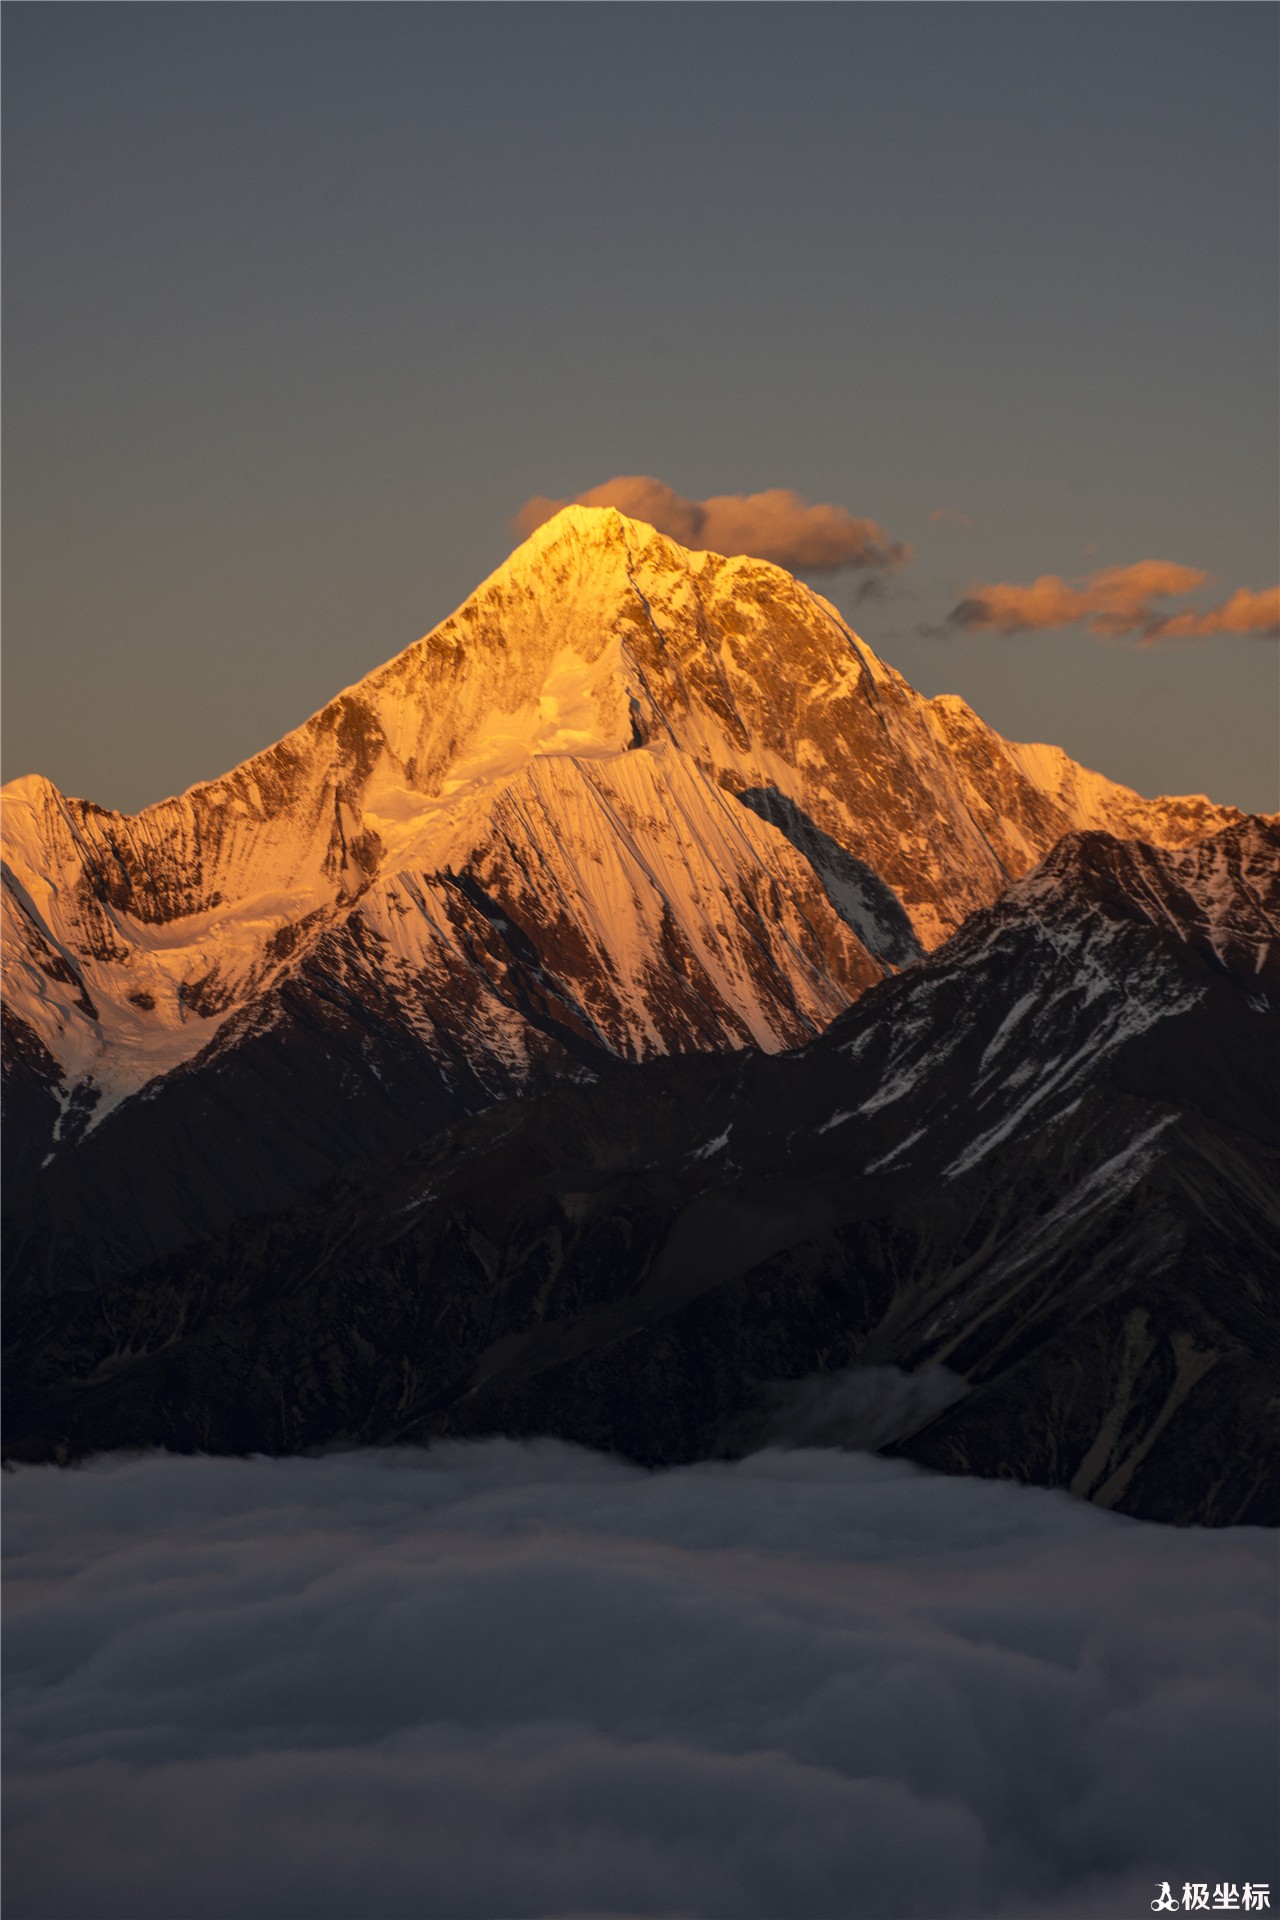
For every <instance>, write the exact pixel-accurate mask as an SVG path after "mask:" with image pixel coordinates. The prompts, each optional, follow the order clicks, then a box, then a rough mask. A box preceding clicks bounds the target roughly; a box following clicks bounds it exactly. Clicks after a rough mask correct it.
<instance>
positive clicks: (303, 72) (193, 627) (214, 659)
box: [4, 4, 1280, 807]
mask: <svg viewBox="0 0 1280 1920" xmlns="http://www.w3.org/2000/svg"><path fill="white" fill-rule="evenodd" d="M1277 26H1278V22H1277V15H1276V13H1275V11H1274V9H1272V8H1269V7H1265V6H1258V5H1234V4H1223V5H1219V4H1212V5H1196V4H1189V5H1160V4H1157V5H1134V6H1128V5H1108V6H1105V7H1102V6H1099V7H1086V6H1074V5H1066V6H1059V5H1052V4H1050V5H1044V6H1036V7H1011V6H1005V7H994V6H988V7H978V6H965V7H953V6H936V7H935V6H930V5H913V6H901V7H895V6H877V5H857V6H852V5H850V6H834V5H816V6H808V5H789V6H774V5H760V6H738V5H680V6H670V7H668V6H661V5H620V6H603V5H550V6H546V5H540V4H533V5H510V6H509V5H502V4H494V5H471V6H444V5H441V6H429V5H423V6H400V7H394V6H379V7H365V6H348V5H333V6H319V5H311V6H288V5H282V6H255V7H248V6H235V7H177V6H159V7H157V6H150V5H144V6H131V5H113V6H109V7H101V6H80V5H75V4H72V5H65V6H52V5H48V6H41V5H32V6H11V7H10V8H8V9H7V10H6V19H5V70H4V84H5V115H4V145H5V161H6V179H7V188H6V222H5V254H6V259H5V299H6V334H5V346H6V351H5V359H4V398H5V419H6V454H7V458H6V461H5V509H6V511H5V562H6V586H7V593H6V599H5V615H6V620H5V634H6V691H7V701H6V722H7V729H8V731H7V751H6V760H5V772H6V776H7V777H12V776H14V775H17V774H20V773H25V772H30V771H40V772H44V773H47V774H48V775H49V776H50V777H51V778H53V779H54V780H56V781H57V782H58V784H59V785H61V786H63V787H64V788H66V789H68V790H70V791H73V792H76V793H80V794H83V795H85V796H86V797H89V798H93V799H96V800H99V801H101V802H103V803H104V804H110V805H118V806H129V807H133V806H138V805H141V804H145V803H146V802H149V801H151V800H154V799H157V798H160V797H161V796H162V795H164V794H165V793H167V792H172V791H177V790H180V789H181V788H183V787H185V786H187V785H189V784H191V783H192V782H193V781H195V780H197V779H201V778H208V777H210V776H213V775H216V774H218V773H219V772H222V771H224V770H225V769H226V768H227V767H229V766H231V765H233V764H234V763H236V762H237V761H239V760H240V759H242V758H244V757H245V756H246V755H248V754H249V753H251V752H253V751H255V750H257V749H258V748H260V747H263V746H265V745H267V744H269V743H270V742H271V741H272V740H274V739H275V738H277V737H278V736H279V735H280V734H281V733H283V732H285V731H286V730H287V729H288V728H289V727H291V726H292V725H295V724H296V723H297V722H299V721H300V720H301V719H303V718H304V717H305V716H306V714H307V713H309V712H310V711H312V710H313V709H315V708H316V707H318V706H319V705H321V704H323V702H324V701H325V700H326V699H327V698H328V697H329V696H330V695H331V694H332V693H333V692H335V691H336V690H337V689H338V688H339V687H340V686H342V685H344V684H346V683H348V682H350V681H351V680H354V679H356V678H358V677H359V676H360V675H361V674H363V673H365V672H367V671H368V670H369V669H370V668H372V667H373V666H375V665H377V664H378V663H380V662H381V661H382V660H384V659H386V658H388V657H389V656H390V655H392V654H393V653H395V652H397V651H398V650H399V649H400V648H401V647H403V646H405V645H406V644H408V643H409V642H410V641H411V640H413V639H414V638H416V637H417V635H418V634H420V633H421V632H423V631H425V630H426V629H427V628H429V627H430V626H431V625H433V624H434V623H435V622H436V621H437V620H438V619H439V618H441V617H442V616H443V615H444V614H446V613H447V612H448V611H449V610H450V609H451V608H452V607H453V606H454V605H456V604H457V603H458V602H459V601H460V600H461V599H463V598H464V597H465V596H466V594H467V593H469V592H470V590H471V589H472V588H473V587H474V586H475V585H476V584H477V582H478V581H479V580H480V579H481V578H482V577H483V575H484V574H485V573H487V572H488V571H489V570H490V569H491V568H492V567H493V566H495V565H496V564H497V563H498V562H499V561H500V560H501V559H502V558H503V557H504V554H505V552H506V551H507V550H508V548H509V546H510V544H511V542H512V535H511V532H510V522H511V518H512V516H513V515H515V514H516V512H517V511H518V510H519V508H520V507H521V505H522V504H523V503H524V502H525V501H526V500H527V499H528V498H529V497H530V496H531V495H535V494H542V495H547V496H551V497H553V498H559V497H568V496H571V495H574V494H577V493H579V492H581V491H583V490H586V489H589V488H592V487H594V486H597V485H599V484H600V483H602V482H603V481H605V480H608V479H609V478H610V477H612V476H613V475H617V474H643V475H652V476H655V477H657V478H659V479H661V480H662V481H664V482H666V483H667V484H669V485H670V486H672V487H674V488H676V489H677V490H678V491H679V492H680V493H682V494H684V495H687V496H689V497H691V498H694V499H699V500H700V499H703V498H705V497H707V496H709V495H725V494H738V493H754V492H758V491H762V490H766V489H772V488H792V489H794V490H796V491H797V492H798V493H800V494H801V495H803V496H804V497H805V498H806V499H807V500H809V501H811V502H817V503H831V504H834V505H837V506H840V507H844V508H847V509H848V510H849V511H850V512H851V513H853V514H854V515H857V516H862V517H869V518H871V519H874V520H875V521H877V522H879V523H880V525H881V526H882V527H883V528H884V529H885V530H886V533H887V535H888V536H889V537H890V538H891V539H893V540H896V541H908V542H910V543H911V545H912V547H913V550H914V558H913V560H912V562H911V564H910V565H909V566H907V567H904V568H901V569H900V570H899V571H898V572H897V573H895V574H894V575H893V576H892V579H891V580H890V581H889V583H888V586H887V590H886V592H885V593H884V594H882V595H878V596H876V597H868V598H865V599H860V598H859V588H860V586H861V584H862V582H863V579H864V576H862V575H860V574H858V573H856V572H850V573H846V574H835V575H828V576H823V577H822V578H821V580H819V581H818V582H817V583H818V584H820V585H821V587H822V590H823V591H824V592H826V593H827V594H828V595H829V596H830V597H831V598H833V599H835V600H836V601H837V602H838V603H839V604H840V605H841V606H842V607H843V608H844V610H845V611H846V612H847V613H848V614H849V615H850V617H851V618H852V619H853V620H854V622H855V624H856V625H857V626H858V627H859V629H860V630H861V631H862V632H863V633H864V634H865V635H866V637H867V638H868V639H869V640H870V641H871V643H872V644H873V645H874V646H875V647H877V649H878V650H879V651H880V652H881V653H882V654H883V655H884V656H885V657H886V658H887V659H889V660H890V661H892V662H893V663H894V664H895V665H896V666H898V667H899V668H901V670H902V671H903V672H905V673H906V674H907V676H908V677H909V678H910V679H911V680H912V681H913V682H914V684H916V685H917V686H918V687H920V688H921V690H922V691H924V692H927V693H934V692H940V691H944V690H950V691H957V692H960V693H962V694H964V695H965V696H966V697H967V698H968V699H969V700H970V701H971V702H972V704H973V705H974V706H975V707H976V708H977V709H978V711H979V712H980V713H981V714H982V715H983V716H984V718H986V719H987V720H988V721H990V722H991V723H992V724H993V725H995V726H997V727H998V728H1000V730H1001V731H1003V732H1005V733H1007V734H1010V735H1012V736H1013V737H1015V738H1024V739H1049V740H1053V741H1056V742H1059V743H1060V744H1062V745H1064V746H1065V747H1066V748H1067V749H1068V750H1069V751H1070V752H1071V753H1073V754H1074V755H1075V756H1076V757H1077V758H1080V759H1082V760H1084V761H1085V762H1086V763H1087V764H1089V765H1093V766H1096V767H1099V768H1100V769H1101V770H1103V771H1104V772H1107V773H1109V774H1111V775H1112V776H1114V777H1116V778H1120V779H1123V780H1126V781H1129V782H1131V783H1132V784H1135V785H1137V786H1139V787H1140V788H1142V789H1144V790H1146V791H1157V790H1163V791H1207V792H1209V793H1210V794H1211V795H1212V796H1213V797H1214V798H1217V799H1219V800H1224V801H1234V802H1236V803H1237V804H1240V805H1244V806H1250V807H1274V806H1275V805H1276V804H1277V799H1278V795H1277V778H1276V748H1275V737H1276V717H1277V697H1276V649H1275V645H1274V643H1273V642H1271V641H1268V640H1266V639H1259V638H1254V637H1249V636H1243V635H1217V636H1215V637H1213V638H1211V639H1204V640H1198V641H1190V642H1188V641H1183V642H1171V641H1166V642H1164V643H1162V644H1156V645H1153V646H1147V647H1142V646H1138V645H1137V644H1136V643H1135V639H1134V637H1133V636H1132V635H1129V636H1127V637H1121V638H1119V639H1106V638H1098V637H1095V636H1092V635H1091V634H1089V633H1088V632H1087V630H1086V629H1085V628H1084V627H1082V626H1081V625H1079V624H1077V625H1075V626H1067V627H1065V628H1057V629H1048V630H1043V631H1033V632H1021V633H1016V634H1004V633H990V632H985V631H981V630H974V629H968V630H960V629H956V628H947V627H946V626H945V615H946V614H947V612H948V610H949V609H950V608H952V607H953V606H954V605H956V604H957V602H959V601H961V600H962V599H963V598H964V597H965V596H966V595H970V594H971V592H972V589H973V588H974V587H975V586H981V585H987V584H991V583H1023V584H1025V583H1027V582H1030V581H1032V580H1034V579H1036V578H1038V577H1039V576H1041V575H1046V574H1049V575H1058V576H1061V577H1062V578H1063V579H1064V580H1066V581H1077V580H1079V579H1080V578H1081V577H1082V576H1085V575H1087V574H1090V573H1093V572H1096V571H1097V570H1099V569H1103V568H1110V567H1123V566H1130V565H1133V564H1135V563H1137V562H1139V561H1144V560H1151V559H1158V560H1163V561H1168V562H1172V563H1175V564H1176V565H1177V566H1180V567H1191V568H1197V569H1200V570H1203V571H1204V572H1206V573H1207V574H1209V575H1210V576H1211V579H1210V580H1209V581H1208V582H1207V583H1206V584H1205V586H1204V587H1203V588H1202V589H1201V590H1200V591H1199V592H1198V593H1197V594H1195V595H1194V596H1193V597H1192V599H1191V600H1189V601H1188V602H1186V603H1185V604H1186V606H1187V607H1189V608H1193V609H1195V610H1197V611H1203V610H1204V609H1206V608H1209V607H1212V606H1215V605H1219V604H1221V603H1223V602H1224V601H1225V600H1226V599H1228V598H1229V596H1231V595H1232V594H1233V593H1235V592H1236V590H1237V589H1239V588H1249V589H1251V590H1253V591H1255V592H1256V591H1259V590H1262V589H1265V588H1268V587H1270V586H1272V585H1274V583H1275V581H1276V579H1277V574H1278V572H1280V562H1278V559H1277V521H1278V517H1280V501H1278V497H1277V461H1276V417H1277V381H1276V339H1277V294H1276V288H1277V224H1278V223H1277V198H1278V195H1277V179H1278V174H1277V109H1276V98H1275V84H1274V76H1275V58H1276V51H1277ZM935 514H942V515H944V516H945V517H943V518H932V517H931V516H933V515H935ZM1175 604H1176V606H1177V607H1178V608H1181V607H1182V606H1183V604H1184V603H1182V602H1177V603H1175ZM1171 610H1172V609H1171Z"/></svg>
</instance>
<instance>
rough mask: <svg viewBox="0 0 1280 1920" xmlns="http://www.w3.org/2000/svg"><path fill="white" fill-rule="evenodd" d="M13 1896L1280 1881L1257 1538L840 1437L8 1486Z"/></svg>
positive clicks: (732, 1904)
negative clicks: (710, 1458)
mask: <svg viewBox="0 0 1280 1920" xmlns="http://www.w3.org/2000/svg"><path fill="white" fill-rule="evenodd" d="M6 1486H7V1502H6V1505H7V1526H8V1533H9V1537H10V1565H9V1574H8V1582H7V1592H8V1612H9V1624H8V1633H7V1645H6V1659H7V1668H8V1688H9V1705H8V1715H7V1727H8V1743H7V1765H8V1769H9V1780H8V1789H7V1792H6V1795H5V1801H4V1812H5V1816H6V1820H7V1823H8V1827H9V1838H8V1843H7V1878H8V1887H7V1901H6V1909H5V1910H6V1914H7V1916H8V1920H159V1917H160V1916H163V1920H176V1917H177V1916H181V1920H400V1916H404V1920H409V1917H410V1916H412V1920H494V1917H495V1916H499V1915H502V1916H534V1915H537V1916H547V1917H549V1916H568V1915H574V1916H586V1915H596V1916H601V1915H608V1916H624V1915H636V1916H638V1915H654V1916H657V1915H700V1916H708V1920H710V1917H711V1916H716V1920H893V1917H894V1916H921V1917H923V1920H943V1917H944V1916H982V1920H987V1916H995V1915H1008V1916H1016V1920H1032V1916H1044V1920H1048V1917H1049V1916H1055V1917H1056V1920H1083V1916H1088V1915H1092V1916H1097V1917H1098V1920H1128V1916H1131V1915H1133V1916H1137V1915H1143V1914H1146V1913H1148V1912H1149V1911H1150V1901H1151V1899H1152V1898H1153V1897H1154V1895H1155V1893H1156V1891H1157V1888H1156V1885H1155V1882H1156V1880H1157V1879H1169V1880H1172V1881H1175V1882H1177V1885H1178V1890H1179V1891H1180V1889H1181V1883H1182V1881H1183V1880H1184V1879H1192V1880H1202V1881H1207V1882H1209V1883H1213V1882H1214V1881H1218V1880H1231V1881H1236V1882H1243V1881H1244V1880H1246V1879H1251V1880H1264V1879H1268V1878H1270V1881H1271V1885H1272V1888H1273V1893H1274V1892H1275V1891H1276V1878H1277V1876H1276V1873H1275V1870H1274V1869H1275V1860H1274V1855H1271V1854H1269V1853H1268V1851H1267V1850H1268V1847H1269V1846H1270V1845H1271V1832H1272V1811H1273V1805H1274V1795H1275V1789H1276V1779H1275V1773H1276V1765H1275V1757H1274V1740H1273V1726H1274V1713H1275V1695H1274V1686H1275V1663H1276V1654H1275V1636H1274V1622H1273V1619H1272V1617H1271V1616H1272V1614H1273V1610H1274V1599H1273V1596H1274V1575H1275V1557H1276V1556H1275V1542H1274V1539H1273V1538H1271V1537H1269V1536H1267V1535H1265V1534H1263V1533H1261V1532H1260V1531H1258V1530H1256V1529H1244V1528H1241V1529H1233V1530H1231V1531H1229V1532H1225V1533H1210V1532H1205V1531H1200V1530H1196V1529H1188V1530H1185V1531H1181V1530H1174V1529H1165V1528H1160V1527H1155V1526H1148V1525H1144V1524H1142V1523H1140V1522H1137V1521H1131V1520H1125V1519H1122V1518H1119V1517H1115V1516H1112V1515H1108V1514H1103V1513H1100V1512H1098V1511H1096V1510H1095V1509H1093V1508H1090V1507H1086V1506H1083V1505H1081V1504H1078V1503H1075V1502H1072V1501H1071V1500H1069V1499H1067V1498H1066V1497H1065V1496H1063V1495H1060V1494H1053V1493H1044V1492H1039V1491H1036V1490H1032V1489H1026V1488H1021V1487H1016V1486H1012V1485H1008V1484H1005V1483H999V1482H978V1481H962V1480H949V1479H943V1478H939V1477H936V1476H933V1475H927V1474H924V1473H921V1472H919V1471H917V1470H915V1469H913V1468H911V1467H908V1466H906V1465H904V1464H902V1463H896V1462H891V1461H884V1460H879V1459H875V1458H871V1457H869V1456H862V1455H853V1454H846V1453H836V1452H818V1451H810V1452H789V1453H788V1452H768V1453H764V1454H758V1455H756V1456H754V1457H753V1458H752V1459H750V1460H746V1461H743V1462H740V1463H738V1464H734V1465H728V1464H723V1465H722V1464H710V1465H701V1466H696V1467H689V1468H684V1469H679V1470H676V1471H672V1472H668V1473H662V1474H647V1473H644V1472H642V1471H640V1470H639V1469H634V1468H631V1467H628V1466H624V1465H621V1464H619V1463H618V1462H615V1461H610V1460H606V1459H603V1458H601V1457H598V1456H595V1455H592V1454H588V1453H584V1452H580V1451H577V1450H575V1449H572V1448H569V1447H564V1446H560V1445H558V1444H555V1443H550V1442H540V1443H536V1444H530V1445H517V1444H515V1443H512V1442H505V1441H486V1442H481V1443H475V1444H471V1445H462V1444H459V1445H449V1446H442V1447H440V1448H438V1449H435V1450H433V1451H432V1452H430V1453H429V1454H420V1453H397V1454H371V1453H352V1454H346V1455H336V1456H331V1457H329V1458H327V1459H324V1460H287V1461H266V1460H255V1461H229V1460H182V1459H173V1458H168V1457H164V1456H159V1457H150V1458H146V1459H141V1460H133V1461H127V1462H115V1463H106V1464H99V1465H97V1466H94V1467H91V1468H89V1469H86V1470H81V1471H77V1472H58V1471H57V1470H55V1469H46V1468H24V1469H21V1470H20V1471H18V1472H17V1473H16V1474H13V1475H11V1476H9V1478H8V1480H7V1482H6Z"/></svg>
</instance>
